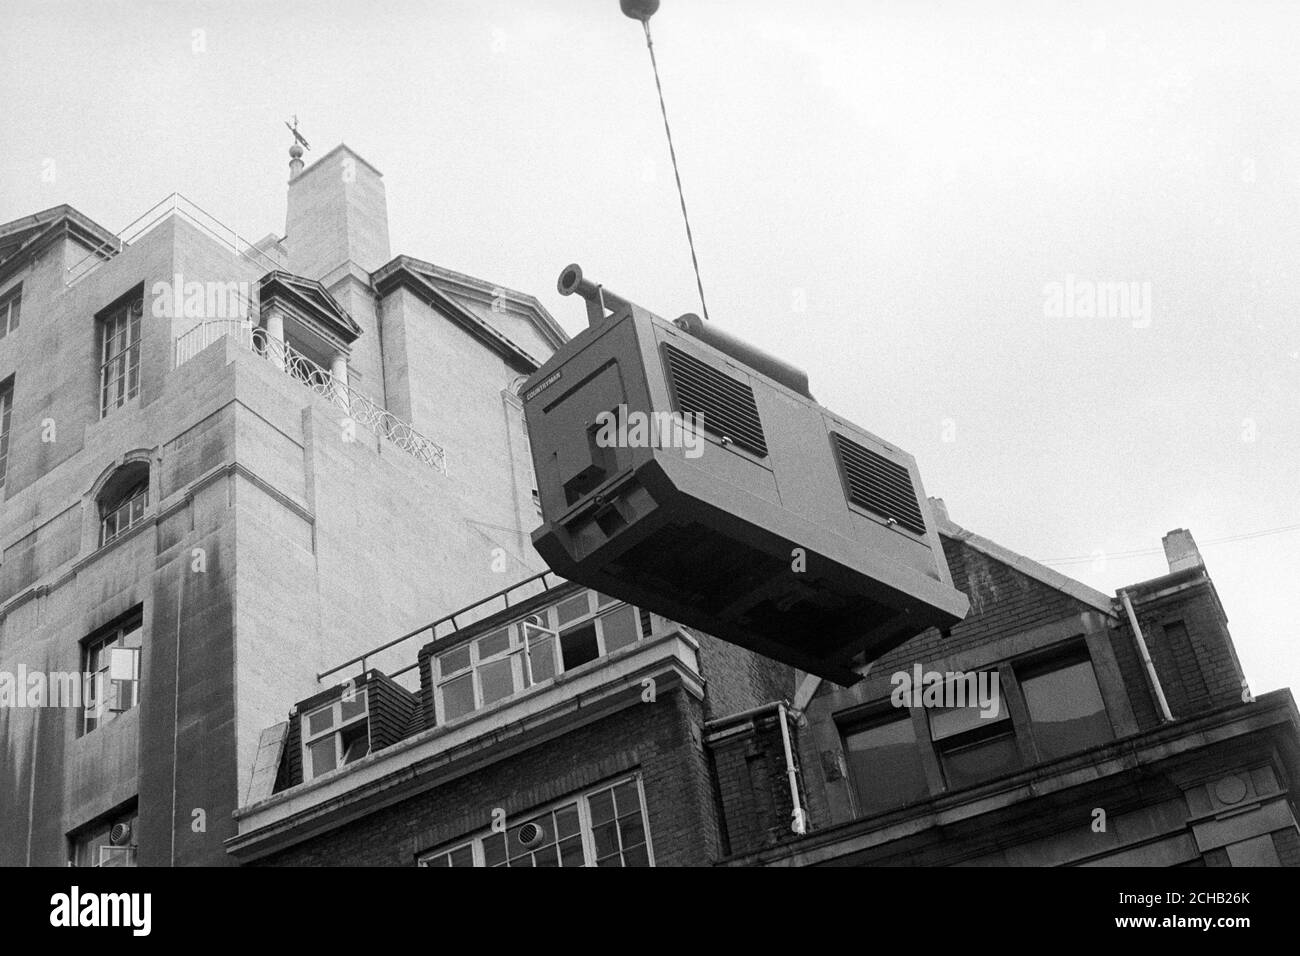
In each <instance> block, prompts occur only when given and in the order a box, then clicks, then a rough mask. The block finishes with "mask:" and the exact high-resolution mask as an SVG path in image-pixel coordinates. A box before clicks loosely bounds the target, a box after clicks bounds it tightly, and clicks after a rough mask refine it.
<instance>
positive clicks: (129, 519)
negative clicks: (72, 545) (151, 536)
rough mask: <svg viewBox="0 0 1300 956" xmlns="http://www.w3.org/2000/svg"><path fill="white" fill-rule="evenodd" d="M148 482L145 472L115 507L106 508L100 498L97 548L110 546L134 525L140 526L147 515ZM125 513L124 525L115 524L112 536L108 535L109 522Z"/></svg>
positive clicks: (147, 474)
mask: <svg viewBox="0 0 1300 956" xmlns="http://www.w3.org/2000/svg"><path fill="white" fill-rule="evenodd" d="M149 481H150V475H149V472H148V471H146V472H145V474H144V477H143V479H142V480H141V481H138V482H136V483H135V484H133V485H131V486H130V487H129V488H128V489H127V493H126V494H125V495H123V496H122V497H121V498H120V499H119V500H118V503H117V504H116V505H114V506H113V507H112V508H107V507H106V506H105V504H104V503H103V499H102V498H101V499H100V501H99V502H98V506H99V546H100V547H101V548H102V547H104V546H105V545H108V544H111V543H113V542H114V541H116V540H117V539H118V538H120V537H122V536H123V535H125V534H126V533H127V532H128V531H130V530H131V529H132V528H134V527H136V525H139V524H142V523H143V522H144V520H145V518H146V517H147V516H148V514H149ZM124 512H125V514H126V523H125V524H121V523H120V522H119V523H118V524H117V526H116V527H115V529H114V530H113V532H112V534H110V533H109V530H108V524H109V521H110V520H116V519H118V517H119V516H120V515H122V514H123V513H124Z"/></svg>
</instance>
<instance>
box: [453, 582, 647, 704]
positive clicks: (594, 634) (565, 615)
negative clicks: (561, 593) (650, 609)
mask: <svg viewBox="0 0 1300 956" xmlns="http://www.w3.org/2000/svg"><path fill="white" fill-rule="evenodd" d="M641 637H642V633H641V618H640V615H639V613H638V611H637V609H636V608H634V607H632V606H631V605H629V604H623V603H622V602H620V601H616V600H615V599H614V598H611V597H607V596H606V595H603V594H598V593H596V592H595V591H586V590H583V591H579V592H577V593H576V594H573V595H571V596H569V597H567V598H565V599H564V600H562V601H559V602H557V603H556V604H554V605H552V606H551V607H548V608H543V609H542V610H539V611H538V612H536V613H535V614H531V615H529V616H528V617H526V618H523V619H521V620H519V621H515V622H513V623H511V624H508V625H504V626H502V627H499V628H497V629H495V630H493V631H490V632H488V633H487V634H484V635H482V636H481V637H477V638H474V639H473V640H472V641H467V642H466V643H464V644H461V645H459V646H457V647H454V648H452V649H451V650H447V651H443V652H442V653H440V654H436V655H434V657H433V660H432V663H431V667H432V668H433V683H434V708H435V713H436V715H437V720H438V723H439V724H443V723H446V722H448V721H452V720H456V719H458V718H460V717H464V716H465V715H466V714H471V713H473V712H474V711H476V710H480V709H481V708H484V707H488V706H491V705H492V704H495V703H497V702H498V701H501V700H504V699H506V698H507V697H510V696H511V695H512V694H517V693H519V692H520V691H522V690H525V689H526V688H529V687H533V686H535V685H537V684H541V683H545V682H546V681H549V680H551V679H552V678H554V677H555V676H556V675H557V674H561V673H563V672H565V671H571V670H573V669H574V668H575V667H579V666H581V665H583V664H586V663H588V662H590V661H593V660H595V659H597V658H598V657H604V656H606V655H608V654H613V653H614V652H616V651H619V650H621V649H623V648H625V647H628V646H630V645H632V644H635V643H636V642H637V641H638V640H639V639H640V638H641Z"/></svg>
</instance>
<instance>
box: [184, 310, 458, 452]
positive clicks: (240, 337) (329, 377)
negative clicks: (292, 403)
mask: <svg viewBox="0 0 1300 956" xmlns="http://www.w3.org/2000/svg"><path fill="white" fill-rule="evenodd" d="M226 336H232V337H234V339H235V341H236V342H238V343H239V344H240V345H242V346H243V347H244V348H246V349H248V350H249V351H251V352H252V353H253V354H254V355H260V356H261V357H262V358H264V359H266V360H267V361H268V362H270V363H271V364H272V365H274V366H275V367H276V368H278V369H280V370H281V371H282V372H284V373H285V374H286V375H288V376H289V377H290V378H292V379H294V380H295V381H297V382H298V383H300V384H302V385H305V386H307V387H308V388H310V389H311V390H312V391H313V392H315V393H316V394H318V395H322V396H324V397H325V398H327V399H329V400H330V401H331V402H333V403H334V404H335V405H337V406H338V407H339V408H341V409H342V410H343V411H344V412H345V413H346V414H347V416H348V419H349V420H351V421H353V422H355V423H356V424H358V425H360V426H362V427H363V428H365V429H367V430H369V431H370V432H372V433H373V434H375V435H378V436H379V437H380V438H383V439H385V440H386V441H388V442H389V443H391V444H393V445H395V446H396V447H398V448H400V449H401V450H402V451H404V452H406V453H407V454H408V455H411V456H412V457H414V458H416V459H418V460H420V461H422V462H424V463H425V464H426V465H429V466H431V467H433V468H437V469H438V470H439V471H441V472H442V473H443V474H444V475H445V474H447V453H446V451H445V450H444V449H443V447H442V446H441V445H439V444H438V443H437V442H435V441H434V440H433V439H431V438H429V437H427V436H425V435H422V434H421V433H420V432H419V431H417V430H416V429H415V427H414V426H412V425H411V424H410V423H408V422H404V421H402V419H400V418H398V417H397V416H396V415H394V414H393V413H392V412H390V411H388V409H386V408H384V407H383V406H382V405H380V404H379V403H378V402H376V401H375V400H374V399H373V398H371V397H370V396H369V395H367V394H366V393H365V392H362V391H359V390H357V389H355V388H353V387H352V386H351V385H349V384H347V383H346V382H342V381H340V380H339V379H337V378H335V377H334V375H333V374H332V373H330V372H329V371H327V370H326V369H324V368H321V367H320V366H319V365H317V364H316V363H315V362H313V361H312V360H311V359H309V358H307V356H305V355H303V354H302V353H301V352H299V351H297V350H296V349H295V348H293V346H291V345H289V343H287V342H285V341H283V340H280V339H277V338H275V337H273V336H271V335H270V334H269V333H268V332H267V331H266V329H263V328H256V327H254V325H253V323H252V320H251V319H216V320H212V321H208V322H203V323H201V324H200V325H197V326H195V327H194V328H192V329H190V330H189V331H188V332H185V333H183V334H182V335H180V336H179V337H178V338H177V339H176V366H177V367H178V368H179V367H180V366H181V365H184V364H185V363H186V362H188V361H189V360H190V359H192V358H194V356H196V355H198V354H199V352H201V351H203V349H205V348H207V347H208V346H209V345H211V344H212V343H213V342H215V341H217V339H220V338H224V337H226Z"/></svg>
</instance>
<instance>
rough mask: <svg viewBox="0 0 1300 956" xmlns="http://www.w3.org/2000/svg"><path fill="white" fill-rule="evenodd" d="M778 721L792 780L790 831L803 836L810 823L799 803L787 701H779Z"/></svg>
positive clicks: (788, 773)
mask: <svg viewBox="0 0 1300 956" xmlns="http://www.w3.org/2000/svg"><path fill="white" fill-rule="evenodd" d="M776 713H777V719H778V720H780V721H781V744H782V745H783V746H784V747H785V772H786V776H788V777H789V778H790V804H791V806H792V807H794V809H793V810H792V811H791V812H790V816H791V818H792V819H791V822H790V829H791V830H792V831H793V832H794V833H796V834H798V835H799V836H803V835H804V834H805V833H807V832H808V823H807V821H806V820H805V819H804V812H803V806H802V805H801V804H800V803H799V779H798V776H797V774H798V771H796V770H795V768H794V752H793V750H792V749H791V747H790V727H789V725H788V724H787V723H786V719H785V715H786V709H785V701H779V702H778V703H777V705H776Z"/></svg>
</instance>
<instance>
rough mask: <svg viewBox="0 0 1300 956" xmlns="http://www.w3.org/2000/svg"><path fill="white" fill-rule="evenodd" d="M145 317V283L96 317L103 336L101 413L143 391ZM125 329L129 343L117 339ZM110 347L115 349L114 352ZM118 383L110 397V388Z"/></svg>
mask: <svg viewBox="0 0 1300 956" xmlns="http://www.w3.org/2000/svg"><path fill="white" fill-rule="evenodd" d="M143 319H144V287H143V286H140V287H139V288H137V289H135V290H133V291H131V292H129V293H127V294H126V295H124V296H123V297H122V298H120V299H118V300H117V301H116V302H114V303H113V304H112V305H110V306H109V307H108V308H106V309H104V310H103V311H102V312H100V313H99V314H98V315H97V316H96V317H95V330H96V334H97V335H98V337H99V342H98V345H99V417H100V419H101V420H102V419H104V418H107V417H108V415H109V414H110V413H111V412H114V411H116V410H117V409H119V408H121V407H122V406H124V405H126V404H127V403H128V402H131V401H132V400H134V399H135V398H137V397H138V396H139V394H140V353H141V350H142V341H141V331H142V328H143ZM123 331H125V336H124V339H125V344H124V345H122V346H121V347H120V348H116V349H113V343H114V341H115V340H116V339H118V337H119V335H120V333H122V332H123ZM110 349H112V352H111V354H110ZM110 386H114V387H115V388H114V396H113V397H112V398H111V399H110V397H109V389H110Z"/></svg>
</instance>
